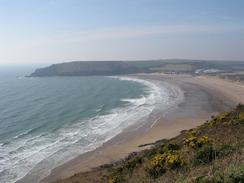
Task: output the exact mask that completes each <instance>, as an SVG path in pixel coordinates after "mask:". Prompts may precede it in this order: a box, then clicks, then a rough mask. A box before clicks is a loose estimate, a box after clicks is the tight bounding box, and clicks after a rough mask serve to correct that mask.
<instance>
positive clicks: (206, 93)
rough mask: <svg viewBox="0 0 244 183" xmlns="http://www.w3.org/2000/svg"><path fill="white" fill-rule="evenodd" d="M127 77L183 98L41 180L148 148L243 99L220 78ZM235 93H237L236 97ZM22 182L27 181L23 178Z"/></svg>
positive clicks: (54, 177) (161, 75)
mask: <svg viewBox="0 0 244 183" xmlns="http://www.w3.org/2000/svg"><path fill="white" fill-rule="evenodd" d="M129 77H136V78H138V79H145V80H148V79H149V80H155V81H163V82H166V83H169V84H171V85H175V86H177V87H179V88H180V89H181V90H183V92H184V100H183V101H182V102H180V103H178V104H177V105H176V106H174V107H172V108H170V109H169V110H168V111H167V113H166V114H164V115H161V116H157V117H155V118H151V120H150V121H148V123H147V124H146V125H148V126H147V127H146V128H145V127H144V128H142V129H140V130H137V131H131V132H130V131H127V132H123V133H121V134H119V135H117V136H116V137H114V138H113V139H111V140H109V141H108V142H106V143H104V145H103V146H101V147H99V148H97V149H95V150H94V151H91V152H88V153H85V154H82V155H80V156H79V157H77V158H74V159H73V160H71V161H69V162H67V163H65V164H63V165H61V166H59V167H57V168H55V169H53V170H52V171H51V172H50V175H49V176H47V177H46V178H44V179H42V181H41V182H42V183H47V182H53V181H56V180H60V179H64V178H68V177H71V176H72V175H74V174H77V173H80V172H86V171H90V170H92V169H93V168H96V167H99V166H100V165H103V164H108V163H113V162H116V161H118V160H120V159H122V158H124V157H126V156H127V155H128V154H129V153H131V152H135V151H140V150H143V149H145V148H148V146H145V147H139V146H140V145H142V144H147V143H152V142H155V141H157V140H160V139H164V138H165V139H168V138H172V137H174V136H176V135H178V134H179V133H180V131H182V130H186V129H190V128H194V127H196V126H199V125H201V124H202V123H203V122H205V121H206V120H208V119H209V117H210V116H211V115H214V114H217V113H218V112H221V111H225V110H229V109H230V108H232V107H233V106H235V105H236V104H237V103H239V102H244V101H241V99H243V98H244V97H243V98H242V96H241V91H244V88H243V87H242V86H240V85H236V84H233V83H230V82H228V81H224V80H222V79H217V78H212V77H210V78H208V77H192V76H188V75H164V74H137V75H133V76H129ZM216 83H219V85H216ZM222 87H228V91H221V88H222ZM238 87H240V88H238ZM238 89H239V90H240V92H238ZM236 94H239V97H238V95H236ZM22 180H24V179H22ZM19 182H21V181H19ZM25 182H27V181H26V179H25Z"/></svg>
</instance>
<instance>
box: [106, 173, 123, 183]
mask: <svg viewBox="0 0 244 183" xmlns="http://www.w3.org/2000/svg"><path fill="white" fill-rule="evenodd" d="M108 182H109V183H120V182H123V178H122V176H120V175H112V176H111V177H109V180H108Z"/></svg>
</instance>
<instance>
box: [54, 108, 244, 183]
mask: <svg viewBox="0 0 244 183" xmlns="http://www.w3.org/2000/svg"><path fill="white" fill-rule="evenodd" d="M145 145H146V144H145ZM243 148H244V105H241V104H240V105H238V106H237V107H236V108H235V109H234V110H232V111H230V112H223V113H221V114H219V115H218V116H212V119H211V120H210V121H207V122H206V123H204V124H203V125H201V126H199V127H197V128H194V129H190V130H185V131H182V133H181V134H180V135H178V136H177V137H175V138H173V139H170V140H165V139H162V140H160V141H157V142H155V143H154V144H153V145H150V147H149V148H148V149H146V150H143V151H141V152H137V153H135V152H134V153H131V154H130V155H129V156H128V157H127V158H126V159H124V160H121V161H118V162H116V163H113V164H108V165H103V166H101V167H98V168H96V169H94V170H93V171H90V172H86V173H80V174H76V175H74V176H72V177H70V178H68V179H64V180H61V181H57V182H58V183H85V182H89V183H93V182H94V183H95V182H96V183H97V182H101V183H102V182H104V183H105V182H109V183H119V182H131V183H141V182H196V183H205V182H206V183H207V182H209V183H210V182H213V183H214V182H216V183H217V182H230V183H231V182H232V183H242V182H244V153H243V150H244V149H243Z"/></svg>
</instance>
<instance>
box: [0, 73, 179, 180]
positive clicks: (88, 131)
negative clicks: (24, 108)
mask: <svg viewBox="0 0 244 183" xmlns="http://www.w3.org/2000/svg"><path fill="white" fill-rule="evenodd" d="M112 78H114V79H120V80H128V81H132V82H139V83H141V84H143V85H145V90H146V92H147V95H145V96H141V97H140V98H125V99H122V101H123V102H127V103H128V105H127V106H126V107H121V108H115V109H113V110H111V111H110V113H109V114H106V115H102V116H101V115H100V116H99V115H98V116H96V117H94V118H92V119H89V120H88V121H87V123H86V124H88V125H86V126H84V121H80V122H79V123H75V124H73V125H71V126H66V127H64V128H62V129H59V130H57V131H56V132H55V133H53V134H45V135H39V136H34V137H29V136H25V135H26V134H24V135H23V137H24V138H18V137H16V138H15V139H14V141H13V142H11V144H10V145H8V146H7V147H3V146H1V147H0V154H3V153H5V154H6V155H4V158H3V159H0V167H1V171H0V176H1V181H2V182H5V183H13V182H15V181H16V180H18V179H20V178H22V177H24V176H25V175H27V174H29V175H30V176H32V177H35V175H36V177H35V180H36V181H39V180H40V179H41V178H43V176H47V175H48V174H49V173H50V170H51V169H53V168H55V167H57V166H59V165H61V164H63V163H65V162H67V161H69V160H71V159H72V158H74V157H76V156H78V155H80V154H82V153H85V152H87V151H91V150H94V149H95V148H97V147H99V146H101V145H102V144H103V143H104V142H106V141H108V140H110V139H112V138H113V137H115V136H116V135H118V134H119V133H121V132H122V131H123V130H125V129H126V128H128V127H129V126H132V125H136V124H137V126H140V125H143V121H142V120H140V119H146V118H147V117H148V116H149V115H150V113H151V112H152V111H153V110H154V109H155V108H156V107H157V106H161V107H162V106H163V107H165V108H167V107H169V106H170V104H173V101H174V100H172V96H174V97H175V98H177V95H178V93H177V90H175V89H172V88H170V87H169V86H167V87H164V86H162V85H160V84H157V83H153V82H150V81H146V80H141V79H136V78H130V77H112ZM161 104H163V105H161ZM101 107H102V106H101ZM99 109H100V107H99ZM138 121H140V122H141V123H138ZM144 122H146V120H144ZM40 175H42V176H40ZM37 179H38V180H37Z"/></svg>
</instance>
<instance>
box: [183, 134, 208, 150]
mask: <svg viewBox="0 0 244 183" xmlns="http://www.w3.org/2000/svg"><path fill="white" fill-rule="evenodd" d="M183 142H184V144H185V145H187V146H189V147H191V148H193V149H197V148H200V147H202V146H203V145H205V144H211V142H212V141H211V140H210V139H209V137H208V136H202V137H200V138H198V137H189V138H185V139H184V140H183Z"/></svg>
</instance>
